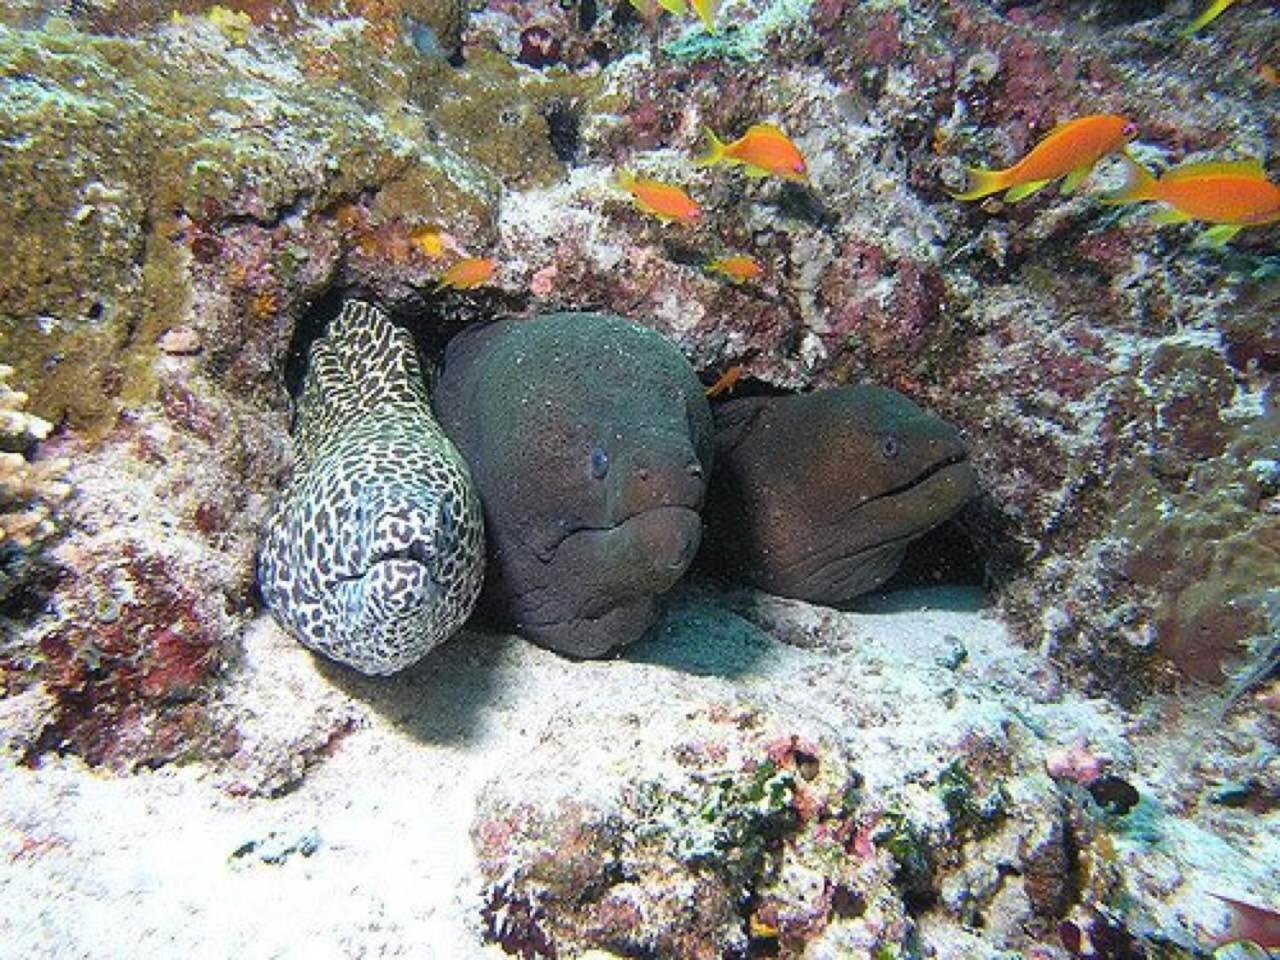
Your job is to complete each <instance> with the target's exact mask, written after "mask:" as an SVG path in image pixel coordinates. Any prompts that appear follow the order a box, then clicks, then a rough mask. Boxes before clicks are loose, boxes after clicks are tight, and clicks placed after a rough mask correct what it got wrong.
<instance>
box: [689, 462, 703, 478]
mask: <svg viewBox="0 0 1280 960" xmlns="http://www.w3.org/2000/svg"><path fill="white" fill-rule="evenodd" d="M689 476H691V477H693V478H694V479H695V480H701V479H702V463H701V461H699V460H691V461H689Z"/></svg>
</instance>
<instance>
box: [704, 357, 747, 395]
mask: <svg viewBox="0 0 1280 960" xmlns="http://www.w3.org/2000/svg"><path fill="white" fill-rule="evenodd" d="M740 376H742V365H741V364H737V363H735V364H734V365H733V366H732V367H730V368H729V369H728V370H726V371H725V372H724V373H722V374H720V376H718V377H716V382H715V383H713V384H711V386H709V387H707V389H706V391H705V392H706V395H707V399H708V400H710V399H711V398H712V397H718V396H720V394H722V393H728V392H729V391H730V390H732V389H733V387H734V384H736V383H737V382H738V378H739V377H740Z"/></svg>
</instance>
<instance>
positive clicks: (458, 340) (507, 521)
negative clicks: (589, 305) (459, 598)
mask: <svg viewBox="0 0 1280 960" xmlns="http://www.w3.org/2000/svg"><path fill="white" fill-rule="evenodd" d="M434 399H435V403H436V409H437V411H438V412H439V415H440V422H441V423H442V424H443V425H444V427H445V430H446V431H447V432H448V433H449V435H450V436H451V437H452V438H453V440H454V442H455V443H457V444H458V447H459V449H461V450H462V453H463V455H464V456H465V457H466V458H467V461H468V463H469V464H470V466H471V473H472V476H474V477H475V480H476V485H477V487H478V488H479V490H480V496H481V499H482V501H483V502H484V512H485V525H486V530H487V532H488V541H489V569H490V571H491V583H490V586H489V587H488V588H487V590H488V591H489V592H488V593H487V594H486V597H487V599H488V598H489V597H490V596H491V597H492V600H493V601H494V603H493V606H494V607H495V612H496V613H497V614H498V615H499V616H500V617H502V618H503V619H505V620H506V621H508V622H509V623H511V624H512V625H513V626H514V627H515V628H516V629H517V630H518V631H519V632H521V633H522V634H524V635H525V636H526V637H527V638H529V639H530V640H533V641H534V642H536V643H539V644H541V645H543V646H545V647H549V648H550V649H552V650H555V651H558V652H560V653H564V654H568V655H570V656H576V657H599V656H603V655H605V654H606V653H608V652H609V651H611V650H613V649H615V648H617V647H621V646H624V645H625V644H628V643H631V642H632V641H634V640H636V639H638V638H639V637H640V636H641V635H642V634H643V633H644V632H645V631H646V630H647V629H648V628H649V627H650V626H651V625H652V624H653V622H654V621H655V620H656V619H657V617H658V614H659V601H660V597H661V596H662V594H664V593H665V592H666V591H667V590H668V589H670V587H671V586H672V585H673V584H674V583H675V582H676V581H677V580H678V579H679V578H680V576H681V575H682V574H683V573H684V572H685V570H686V568H687V567H688V566H689V564H690V562H691V561H692V559H693V557H694V555H695V554H696V552H697V548H698V543H699V541H700V539H701V535H702V521H701V516H700V513H699V510H700V508H701V506H702V501H703V497H704V495H705V492H706V477H707V474H708V472H709V470H710V466H711V452H712V426H711V411H710V407H709V406H708V404H707V401H706V398H705V397H704V396H703V391H702V384H701V383H699V381H698V378H697V376H696V375H695V374H694V371H693V369H692V368H691V367H690V366H689V363H688V362H687V361H686V360H685V358H684V355H683V354H681V352H680V351H679V349H677V348H676V347H675V345H674V344H672V343H671V342H670V341H668V340H667V339H665V338H664V337H663V336H662V335H661V334H658V333H656V332H654V331H652V330H649V329H646V328H644V327H641V326H638V325H636V324H633V323H630V322H628V321H626V320H624V319H622V318H621V317H616V316H610V315H605V314H590V313H561V314H548V315H544V316H539V317H534V318H531V319H523V320H519V319H507V320H500V321H497V322H495V323H492V324H490V325H488V326H486V327H482V328H477V329H473V330H468V331H465V332H464V333H462V334H460V335H459V336H457V337H455V338H454V339H453V340H452V341H451V342H450V343H449V346H448V349H447V351H446V355H445V364H444V371H443V373H442V374H441V376H440V379H439V381H438V382H437V384H436V389H435V394H434Z"/></svg>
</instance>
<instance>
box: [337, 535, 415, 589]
mask: <svg viewBox="0 0 1280 960" xmlns="http://www.w3.org/2000/svg"><path fill="white" fill-rule="evenodd" d="M435 559H436V558H435V554H434V551H433V550H432V548H431V546H430V545H429V544H428V543H427V542H426V541H425V540H415V541H414V542H413V543H411V544H409V545H408V546H405V547H399V548H397V549H394V550H384V551H382V552H380V553H377V554H375V555H374V556H372V557H370V558H369V562H368V563H366V564H365V565H364V567H363V568H362V569H360V570H359V571H357V572H354V573H340V574H336V575H335V576H334V579H335V580H336V581H338V582H339V583H354V582H356V581H359V580H365V579H367V578H368V577H369V576H370V575H372V574H373V572H374V571H375V570H377V569H379V568H382V569H384V570H396V569H401V570H406V571H407V570H411V569H413V568H421V570H422V571H423V573H424V574H425V575H426V576H427V577H428V578H429V579H433V580H434V579H435V578H434V576H433V573H432V572H433V570H434V569H435ZM386 564H390V565H391V566H390V567H385V566H384V565H386Z"/></svg>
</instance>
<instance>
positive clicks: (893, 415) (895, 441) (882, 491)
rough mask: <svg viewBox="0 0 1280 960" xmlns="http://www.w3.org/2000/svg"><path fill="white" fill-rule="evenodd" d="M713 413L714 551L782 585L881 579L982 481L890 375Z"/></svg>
mask: <svg viewBox="0 0 1280 960" xmlns="http://www.w3.org/2000/svg"><path fill="white" fill-rule="evenodd" d="M715 423H716V454H715V457H716V459H715V464H716V466H715V472H714V473H713V475H712V482H711V489H710V491H709V494H708V500H707V510H706V517H705V520H706V537H705V546H704V553H705V554H706V555H707V560H708V562H709V564H713V565H718V566H720V567H721V568H722V569H723V570H724V571H725V572H726V573H727V574H729V575H730V576H731V577H733V578H735V579H740V580H745V581H746V582H748V583H750V584H752V585H754V586H756V587H759V588H760V589H762V590H765V591H767V592H769V593H774V594H777V595H779V596H784V597H794V598H796V599H800V600H808V601H810V602H812V603H821V604H826V605H828V606H841V605H843V604H845V603H847V602H848V601H849V600H851V599H853V598H854V597H856V596H857V595H858V594H861V593H865V592H866V591H868V590H873V589H875V588H876V587H878V586H880V584H882V583H883V582H884V581H885V580H887V579H888V578H889V577H890V576H891V575H892V574H893V572H894V571H895V570H896V569H897V568H898V565H899V564H900V563H901V562H902V558H903V555H904V554H905V553H906V549H907V545H908V544H909V543H910V542H911V541H912V540H914V539H916V538H917V537H919V536H921V535H923V534H924V533H926V532H928V531H929V530H930V529H932V528H933V527H935V526H937V525H938V524H940V523H942V522H943V521H944V520H946V519H947V518H948V517H950V516H951V515H952V514H954V513H955V512H956V511H957V510H958V509H959V508H960V507H961V506H962V505H963V504H964V502H965V501H966V500H968V499H969V497H970V496H971V495H972V494H973V493H974V490H975V487H976V483H977V481H976V477H975V474H974V472H973V468H972V467H971V466H970V465H969V463H968V460H967V459H966V455H965V448H964V444H963V443H962V442H961V440H960V436H959V434H958V433H957V432H956V431H955V429H954V428H953V427H951V426H950V425H949V424H947V423H946V422H944V421H942V420H940V419H938V418H937V417H935V416H933V415H932V414H929V413H926V412H925V411H924V410H922V409H920V407H918V406H916V405H915V404H914V403H912V402H911V401H910V400H908V399H907V398H906V397H904V396H902V395H901V394H899V393H895V392H894V391H892V390H887V389H884V388H882V387H872V386H855V387H841V388H837V389H833V390H820V391H817V392H815V393H807V394H800V395H796V396H789V397H748V398H743V399H741V400H733V401H730V402H728V403H725V404H722V405H720V406H718V407H716V408H715Z"/></svg>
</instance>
